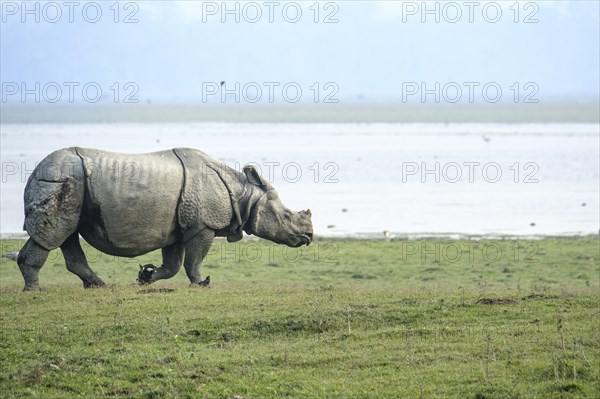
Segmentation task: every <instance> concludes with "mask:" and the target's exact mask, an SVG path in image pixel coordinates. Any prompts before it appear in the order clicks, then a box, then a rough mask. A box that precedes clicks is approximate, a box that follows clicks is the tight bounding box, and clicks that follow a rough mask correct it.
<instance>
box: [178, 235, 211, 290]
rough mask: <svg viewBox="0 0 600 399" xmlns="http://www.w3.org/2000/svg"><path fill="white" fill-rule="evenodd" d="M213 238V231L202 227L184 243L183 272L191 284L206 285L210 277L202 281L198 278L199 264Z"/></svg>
mask: <svg viewBox="0 0 600 399" xmlns="http://www.w3.org/2000/svg"><path fill="white" fill-rule="evenodd" d="M214 238H215V232H214V231H212V230H210V229H204V230H202V231H200V232H199V233H198V234H196V235H195V236H194V237H192V238H191V239H190V240H189V241H188V242H186V243H185V261H184V263H183V266H184V267H185V273H186V274H187V276H188V278H189V279H190V283H191V284H192V285H199V286H208V284H210V278H207V279H206V280H204V281H202V279H201V278H200V264H201V263H202V261H203V260H204V257H205V256H206V254H208V250H209V249H210V246H211V245H212V242H213V240H214Z"/></svg>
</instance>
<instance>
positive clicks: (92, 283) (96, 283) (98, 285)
mask: <svg viewBox="0 0 600 399" xmlns="http://www.w3.org/2000/svg"><path fill="white" fill-rule="evenodd" d="M103 287H106V284H104V281H102V280H100V281H90V282H87V283H83V288H85V289H87V288H103Z"/></svg>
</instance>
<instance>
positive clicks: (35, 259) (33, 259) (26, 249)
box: [17, 238, 50, 291]
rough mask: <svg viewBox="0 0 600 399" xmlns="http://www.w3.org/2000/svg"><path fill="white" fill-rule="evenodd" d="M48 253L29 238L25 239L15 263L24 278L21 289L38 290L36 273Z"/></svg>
mask: <svg viewBox="0 0 600 399" xmlns="http://www.w3.org/2000/svg"><path fill="white" fill-rule="evenodd" d="M48 253H50V251H48V250H47V249H46V248H44V247H42V246H41V245H39V244H38V243H36V242H35V241H34V240H33V239H31V238H30V239H29V240H27V242H26V243H25V245H24V246H23V248H22V249H21V250H20V251H19V255H18V257H17V264H18V265H19V270H21V274H22V275H23V279H24V280H25V287H24V288H23V291H31V290H39V288H40V286H39V280H38V274H39V272H40V269H41V268H42V266H44V263H45V262H46V259H47V258H48Z"/></svg>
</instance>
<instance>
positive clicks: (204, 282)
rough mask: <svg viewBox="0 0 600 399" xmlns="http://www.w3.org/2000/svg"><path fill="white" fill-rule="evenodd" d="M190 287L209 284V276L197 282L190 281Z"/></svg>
mask: <svg viewBox="0 0 600 399" xmlns="http://www.w3.org/2000/svg"><path fill="white" fill-rule="evenodd" d="M190 285H191V286H192V287H208V286H209V285H210V276H206V278H205V279H204V280H202V281H199V282H197V283H191V284H190Z"/></svg>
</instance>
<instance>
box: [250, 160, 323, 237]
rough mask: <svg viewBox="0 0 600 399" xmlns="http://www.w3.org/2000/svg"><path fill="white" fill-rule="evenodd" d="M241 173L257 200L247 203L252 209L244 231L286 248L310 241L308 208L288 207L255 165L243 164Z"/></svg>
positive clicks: (311, 233) (310, 225)
mask: <svg viewBox="0 0 600 399" xmlns="http://www.w3.org/2000/svg"><path fill="white" fill-rule="evenodd" d="M244 174H245V175H246V178H247V179H248V183H250V184H251V185H253V186H255V187H256V189H255V191H256V192H257V193H256V195H255V198H257V199H256V201H255V202H254V204H253V205H250V206H251V207H252V210H251V212H250V218H249V220H248V225H247V226H248V227H249V229H247V232H248V233H252V234H254V235H256V236H258V237H261V238H264V239H267V240H270V241H273V242H275V243H277V244H285V245H287V246H289V247H299V246H302V245H308V244H310V242H311V241H312V239H313V227H312V221H311V216H312V215H311V213H310V209H308V210H306V211H300V212H294V211H292V210H290V209H288V208H287V207H286V206H285V205H283V203H282V202H281V200H280V199H279V194H277V191H275V189H274V188H273V187H272V186H271V184H269V182H268V181H267V180H266V179H264V178H263V177H262V176H261V175H260V174H258V172H257V171H256V169H254V167H252V166H250V165H247V166H245V167H244Z"/></svg>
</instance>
